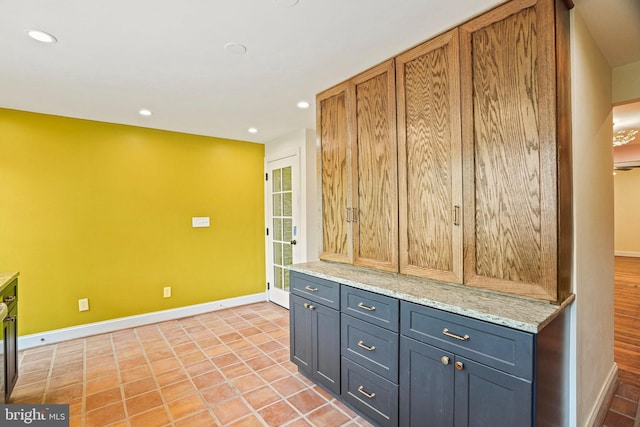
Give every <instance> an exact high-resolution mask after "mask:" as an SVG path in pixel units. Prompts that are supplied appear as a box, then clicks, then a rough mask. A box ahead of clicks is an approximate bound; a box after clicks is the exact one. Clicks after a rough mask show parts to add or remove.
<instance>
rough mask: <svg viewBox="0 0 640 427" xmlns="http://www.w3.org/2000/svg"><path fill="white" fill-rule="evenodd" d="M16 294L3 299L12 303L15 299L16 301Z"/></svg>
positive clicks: (7, 302) (6, 302)
mask: <svg viewBox="0 0 640 427" xmlns="http://www.w3.org/2000/svg"><path fill="white" fill-rule="evenodd" d="M15 299H16V296H15V295H9V296H8V297H4V298H3V299H2V300H3V302H4V303H5V304H7V305H8V304H11V303H12V302H13V301H15Z"/></svg>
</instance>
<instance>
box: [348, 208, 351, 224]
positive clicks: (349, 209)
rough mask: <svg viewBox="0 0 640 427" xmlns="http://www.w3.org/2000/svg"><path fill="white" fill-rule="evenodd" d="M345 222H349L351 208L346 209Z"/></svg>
mask: <svg viewBox="0 0 640 427" xmlns="http://www.w3.org/2000/svg"><path fill="white" fill-rule="evenodd" d="M347 222H351V208H347Z"/></svg>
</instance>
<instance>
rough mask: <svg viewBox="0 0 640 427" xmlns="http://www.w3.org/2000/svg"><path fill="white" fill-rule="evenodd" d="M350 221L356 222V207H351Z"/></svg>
mask: <svg viewBox="0 0 640 427" xmlns="http://www.w3.org/2000/svg"><path fill="white" fill-rule="evenodd" d="M351 222H358V209H357V208H353V209H351Z"/></svg>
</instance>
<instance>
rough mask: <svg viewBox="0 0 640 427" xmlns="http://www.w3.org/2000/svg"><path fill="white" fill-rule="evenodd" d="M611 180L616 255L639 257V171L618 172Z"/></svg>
mask: <svg viewBox="0 0 640 427" xmlns="http://www.w3.org/2000/svg"><path fill="white" fill-rule="evenodd" d="M613 180H614V183H615V184H614V188H615V198H616V201H615V218H616V219H615V224H616V234H615V236H616V240H615V243H616V255H621V256H636V257H640V222H638V218H640V198H639V197H638V189H640V169H633V170H630V171H626V172H622V171H620V172H618V173H617V174H616V176H615V177H614V178H613Z"/></svg>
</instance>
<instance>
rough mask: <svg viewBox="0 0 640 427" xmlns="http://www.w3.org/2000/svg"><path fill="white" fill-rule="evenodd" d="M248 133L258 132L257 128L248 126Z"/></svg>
mask: <svg viewBox="0 0 640 427" xmlns="http://www.w3.org/2000/svg"><path fill="white" fill-rule="evenodd" d="M248 130H249V133H258V129H256V128H249V129H248Z"/></svg>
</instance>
